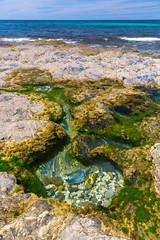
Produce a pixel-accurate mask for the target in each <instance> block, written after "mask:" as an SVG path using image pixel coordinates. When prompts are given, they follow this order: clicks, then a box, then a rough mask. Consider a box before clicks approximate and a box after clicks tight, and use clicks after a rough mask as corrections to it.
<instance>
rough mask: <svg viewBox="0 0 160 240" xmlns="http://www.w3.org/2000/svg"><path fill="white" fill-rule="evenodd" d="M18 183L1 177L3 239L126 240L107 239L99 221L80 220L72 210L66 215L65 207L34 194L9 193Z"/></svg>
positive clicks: (85, 218)
mask: <svg viewBox="0 0 160 240" xmlns="http://www.w3.org/2000/svg"><path fill="white" fill-rule="evenodd" d="M15 182H16V179H15V177H13V175H9V174H7V173H6V172H4V173H1V174H0V239H2V240H3V239H4V240H14V239H21V240H31V239H35V240H48V239H57V240H74V239H75V236H76V239H78V240H81V239H84V240H92V239H96V240H98V239H104V240H124V238H120V237H112V236H107V235H106V234H105V231H104V230H103V224H102V222H101V221H100V220H98V219H97V218H91V217H88V216H86V217H80V216H79V215H77V214H74V213H73V212H72V211H71V209H70V211H67V212H66V206H63V205H62V204H56V203H55V205H52V204H51V203H49V202H48V201H46V200H42V199H38V198H37V197H36V196H34V195H33V194H32V195H31V194H22V193H19V194H16V193H15V192H13V191H12V192H10V190H13V187H14V185H15ZM4 187H5V190H4V191H1V190H3V189H4ZM7 189H9V192H8V190H7Z"/></svg>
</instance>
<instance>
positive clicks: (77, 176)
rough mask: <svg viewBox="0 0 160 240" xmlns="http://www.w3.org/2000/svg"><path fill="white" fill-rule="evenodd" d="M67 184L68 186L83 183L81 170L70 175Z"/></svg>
mask: <svg viewBox="0 0 160 240" xmlns="http://www.w3.org/2000/svg"><path fill="white" fill-rule="evenodd" d="M67 182H68V183H69V184H72V185H73V184H79V183H81V182H84V171H83V170H81V169H80V170H78V171H76V172H74V173H72V174H71V175H70V176H69V178H68V179H67Z"/></svg>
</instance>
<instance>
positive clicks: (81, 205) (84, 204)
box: [79, 201, 89, 208]
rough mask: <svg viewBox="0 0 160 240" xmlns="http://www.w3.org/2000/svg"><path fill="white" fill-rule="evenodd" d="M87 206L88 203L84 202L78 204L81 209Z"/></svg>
mask: <svg viewBox="0 0 160 240" xmlns="http://www.w3.org/2000/svg"><path fill="white" fill-rule="evenodd" d="M88 206H89V201H84V202H80V203H79V207H81V208H85V207H88Z"/></svg>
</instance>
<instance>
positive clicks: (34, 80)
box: [11, 69, 52, 85]
mask: <svg viewBox="0 0 160 240" xmlns="http://www.w3.org/2000/svg"><path fill="white" fill-rule="evenodd" d="M11 78H12V81H13V82H14V84H18V85H25V84H41V83H42V84H44V83H50V82H51V80H52V77H51V75H50V73H49V72H48V71H45V70H39V69H20V70H15V71H14V72H13V73H12V76H11Z"/></svg>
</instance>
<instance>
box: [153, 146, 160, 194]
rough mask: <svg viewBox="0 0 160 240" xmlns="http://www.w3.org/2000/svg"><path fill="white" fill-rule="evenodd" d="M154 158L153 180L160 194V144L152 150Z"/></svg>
mask: <svg viewBox="0 0 160 240" xmlns="http://www.w3.org/2000/svg"><path fill="white" fill-rule="evenodd" d="M151 155H152V158H153V173H152V174H153V178H154V180H155V181H154V183H155V188H156V191H157V193H159V194H160V143H156V144H155V145H154V146H153V147H152V149H151Z"/></svg>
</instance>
